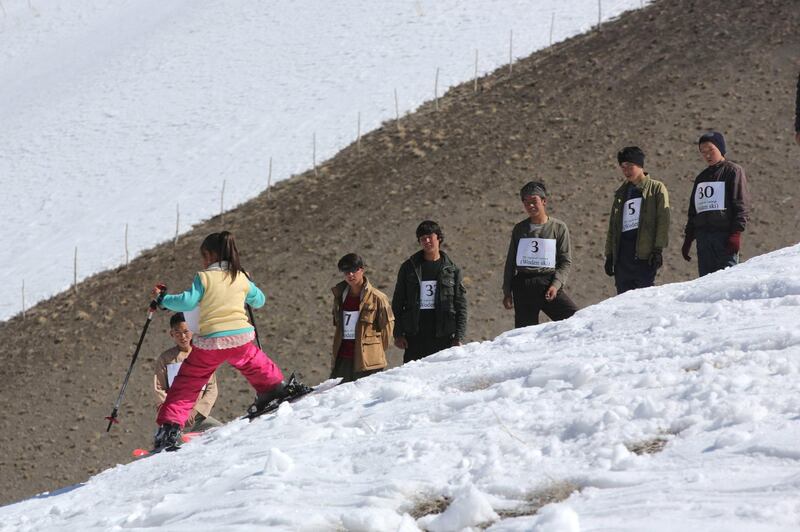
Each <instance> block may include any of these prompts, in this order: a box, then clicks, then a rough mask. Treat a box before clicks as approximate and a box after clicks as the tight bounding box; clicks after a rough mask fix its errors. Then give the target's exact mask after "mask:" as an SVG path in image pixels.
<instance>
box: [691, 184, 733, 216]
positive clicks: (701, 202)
mask: <svg viewBox="0 0 800 532" xmlns="http://www.w3.org/2000/svg"><path fill="white" fill-rule="evenodd" d="M694 208H695V210H696V211H697V212H705V211H724V210H725V181H709V182H707V183H698V184H697V189H696V190H695V192H694Z"/></svg>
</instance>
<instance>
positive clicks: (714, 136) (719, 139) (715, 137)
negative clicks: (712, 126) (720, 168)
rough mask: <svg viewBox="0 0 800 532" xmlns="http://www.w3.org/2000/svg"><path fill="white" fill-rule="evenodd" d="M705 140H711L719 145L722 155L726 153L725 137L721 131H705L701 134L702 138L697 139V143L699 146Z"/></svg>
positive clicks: (715, 144)
mask: <svg viewBox="0 0 800 532" xmlns="http://www.w3.org/2000/svg"><path fill="white" fill-rule="evenodd" d="M704 142H710V143H711V144H713V145H714V146H716V147H717V149H718V150H719V152H720V153H721V154H722V155H725V137H723V136H722V133H720V132H719V131H709V132H708V133H703V134H702V135H701V136H700V140H698V141H697V145H698V146H699V145H700V144H702V143H704Z"/></svg>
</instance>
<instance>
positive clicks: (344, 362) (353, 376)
mask: <svg viewBox="0 0 800 532" xmlns="http://www.w3.org/2000/svg"><path fill="white" fill-rule="evenodd" d="M379 371H380V370H379V369H372V370H369V371H353V359H352V358H342V357H336V364H334V366H333V370H331V377H330V378H331V379H338V378H339V377H341V378H342V382H353V381H357V380H358V379H361V378H364V377H366V376H368V375H372V374H373V373H378V372H379Z"/></svg>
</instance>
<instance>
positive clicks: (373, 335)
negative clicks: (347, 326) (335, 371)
mask: <svg viewBox="0 0 800 532" xmlns="http://www.w3.org/2000/svg"><path fill="white" fill-rule="evenodd" d="M349 290H350V287H348V286H347V283H346V282H344V281H342V282H341V283H339V284H337V285H336V286H334V287H333V288H331V291H332V292H333V325H334V327H336V332H335V333H334V335H333V364H334V365H335V364H336V355H337V354H338V353H339V346H341V345H342V303H343V302H344V299H345V298H346V297H347V292H348V291H349ZM392 329H394V314H393V313H392V307H391V305H390V304H389V299H388V298H387V297H386V295H385V294H384V293H383V292H381V291H380V290H378V289H377V288H374V287H373V286H372V285H371V284H370V283H369V281H368V280H367V278H366V277H365V278H364V288H363V289H362V290H361V304H360V305H359V308H358V323H357V324H356V339H355V341H356V344H355V353H354V355H353V371H356V372H359V371H371V370H376V369H383V368H385V367H386V350H387V349H388V348H389V343H390V342H391V340H392Z"/></svg>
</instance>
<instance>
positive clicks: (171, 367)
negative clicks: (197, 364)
mask: <svg viewBox="0 0 800 532" xmlns="http://www.w3.org/2000/svg"><path fill="white" fill-rule="evenodd" d="M181 364H182V362H175V363H173V364H167V387H168V388H172V381H174V380H175V376H176V375H177V374H178V371H179V370H180V369H181Z"/></svg>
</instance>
